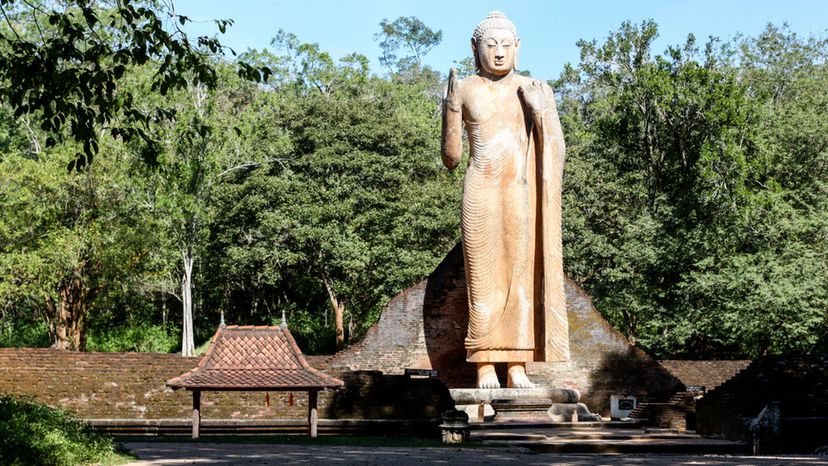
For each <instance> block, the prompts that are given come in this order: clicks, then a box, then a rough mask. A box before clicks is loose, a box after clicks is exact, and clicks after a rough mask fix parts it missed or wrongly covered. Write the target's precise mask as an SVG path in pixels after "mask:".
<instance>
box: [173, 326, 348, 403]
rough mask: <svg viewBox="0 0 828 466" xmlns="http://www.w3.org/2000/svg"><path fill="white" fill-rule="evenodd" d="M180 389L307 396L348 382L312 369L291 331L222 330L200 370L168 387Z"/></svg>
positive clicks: (271, 328)
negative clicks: (294, 392) (305, 393)
mask: <svg viewBox="0 0 828 466" xmlns="http://www.w3.org/2000/svg"><path fill="white" fill-rule="evenodd" d="M167 385H169V386H170V387H172V388H174V389H178V388H188V389H207V390H307V389H319V388H327V387H338V386H340V385H342V381H341V380H339V379H336V378H333V377H330V376H328V375H325V374H323V373H322V372H319V371H318V370H316V369H314V368H313V367H311V366H310V365H309V364H308V363H307V361H305V357H304V356H303V355H302V351H300V350H299V347H298V346H297V345H296V341H295V340H294V339H293V336H292V335H291V334H290V331H289V330H288V329H287V327H283V326H279V327H258V326H237V325H231V326H224V325H222V326H220V327H219V329H218V331H217V332H216V334H215V335H214V336H213V342H212V344H211V345H210V348H209V349H208V350H207V353H206V354H205V355H204V358H202V360H201V362H200V363H199V364H198V366H196V368H195V369H193V370H191V371H189V372H186V373H184V374H182V375H180V376H178V377H176V378H174V379H170V380H168V381H167Z"/></svg>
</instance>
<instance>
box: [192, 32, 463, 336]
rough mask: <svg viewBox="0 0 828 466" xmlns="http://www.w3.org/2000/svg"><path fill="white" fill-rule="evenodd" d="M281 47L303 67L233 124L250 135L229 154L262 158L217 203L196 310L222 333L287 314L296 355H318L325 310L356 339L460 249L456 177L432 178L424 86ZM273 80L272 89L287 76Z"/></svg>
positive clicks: (432, 117)
mask: <svg viewBox="0 0 828 466" xmlns="http://www.w3.org/2000/svg"><path fill="white" fill-rule="evenodd" d="M285 37H288V39H289V42H291V43H292V44H293V45H291V46H290V49H291V50H297V51H303V52H301V53H299V55H297V56H296V57H297V59H298V60H299V61H300V62H301V63H303V65H302V66H301V71H300V72H299V73H297V74H296V75H295V76H296V78H297V80H296V81H294V82H284V81H282V83H283V84H282V86H281V87H278V88H277V89H275V90H274V91H273V92H270V93H260V94H257V95H256V96H255V98H254V99H253V100H252V101H251V102H250V104H249V106H248V107H246V108H244V109H243V110H242V111H241V112H240V114H239V116H238V118H237V120H236V121H238V122H239V127H240V128H241V129H242V131H243V133H244V134H257V135H260V139H255V140H245V141H243V142H242V145H241V146H240V147H239V151H240V152H241V153H247V154H249V155H248V158H250V159H254V160H262V159H263V158H264V157H263V156H262V155H260V154H261V153H262V152H264V153H265V154H267V155H268V156H269V157H270V158H269V159H266V160H267V163H264V164H260V165H250V166H247V167H244V169H240V170H236V171H234V172H232V173H228V174H227V175H226V176H225V177H224V178H223V180H222V181H223V182H222V183H221V184H218V185H216V187H215V190H214V191H213V196H214V197H213V198H212V199H213V201H212V202H214V206H215V211H214V212H215V220H214V221H215V223H213V224H212V225H211V226H210V228H209V229H210V231H211V238H210V244H209V246H208V247H209V250H210V253H209V254H208V256H209V259H208V263H206V264H205V267H206V269H205V270H204V273H205V274H204V277H205V279H206V280H207V282H208V284H207V287H206V288H207V290H209V292H210V295H209V297H208V298H206V300H208V301H211V302H214V303H220V308H221V309H224V311H225V313H226V316H227V318H228V319H229V320H230V321H235V320H236V319H240V318H244V319H246V320H247V321H248V322H249V321H250V319H255V321H257V322H260V323H268V322H269V321H270V322H273V321H277V320H278V319H279V318H280V313H281V311H283V310H284V311H286V313H287V316H288V322H289V323H290V326H291V329H292V330H293V331H294V333H296V334H297V339H299V340H300V341H302V343H303V349H305V350H306V351H308V352H319V351H328V350H330V349H331V346H330V345H331V343H333V341H332V340H330V341H326V337H327V336H328V335H331V332H330V330H331V327H332V326H331V323H332V322H331V321H332V317H331V316H330V315H329V314H330V312H331V310H330V309H331V304H330V301H331V300H332V299H334V300H336V301H338V302H345V303H346V314H347V318H346V321H347V323H349V324H350V329H351V331H352V332H353V333H355V334H359V333H361V332H362V331H363V330H364V329H366V328H367V326H369V325H370V324H372V323H373V322H374V321H375V319H376V317H377V313H378V311H379V309H380V306H381V305H382V304H383V303H384V301H385V300H387V299H389V298H390V297H392V296H393V295H394V294H395V293H397V292H399V291H400V290H402V289H403V288H404V287H406V286H408V285H410V284H412V283H413V282H415V281H416V280H418V279H420V278H422V277H424V276H425V275H427V274H428V273H429V272H430V271H431V270H432V269H433V267H434V266H435V265H436V264H437V263H438V261H439V260H440V259H441V257H442V254H444V252H445V251H447V250H448V249H449V248H450V247H451V246H453V245H454V244H455V243H456V241H457V238H458V234H457V233H458V232H457V218H458V216H459V213H458V207H459V194H460V186H459V180H460V177H459V176H458V175H456V174H447V173H446V172H445V171H443V170H442V169H441V168H440V162H439V147H438V141H439V128H438V124H439V121H438V120H437V118H436V115H438V112H437V111H436V110H437V108H436V104H435V103H434V102H433V101H432V100H431V99H430V98H429V97H428V96H427V95H426V93H425V92H424V87H423V86H412V85H409V84H404V83H401V82H398V81H388V80H384V79H380V78H369V77H368V76H367V75H366V74H362V73H358V72H356V70H354V69H353V68H352V67H351V66H350V63H349V62H342V63H340V64H339V65H334V64H333V62H332V61H330V58H329V57H328V56H327V54H321V55H320V54H318V53H317V49H316V48H315V47H308V46H306V44H299V43H298V42H296V41H295V38H293V37H292V36H282V39H279V40H280V41H283V40H284V38H285ZM288 58H289V56H288V57H285V56H282V57H274V56H270V57H263V59H266V60H269V61H270V62H271V63H282V64H283V65H284V64H285V63H287V62H288V61H289V60H288ZM273 69H274V70H277V71H276V75H275V76H276V79H275V81H274V82H277V83H278V82H280V79H281V78H280V76H282V75H283V74H282V71H281V70H284V69H285V67H284V66H281V67H280V66H274V67H273ZM337 70H339V71H337ZM327 76H337V77H338V79H337V80H336V81H330V80H328V79H327V78H326V77H327ZM319 83H325V84H323V85H319ZM248 115H249V116H248ZM240 225H244V226H245V227H244V228H241V229H240V228H239V226H240ZM391 264H393V266H391ZM251 314H252V315H251Z"/></svg>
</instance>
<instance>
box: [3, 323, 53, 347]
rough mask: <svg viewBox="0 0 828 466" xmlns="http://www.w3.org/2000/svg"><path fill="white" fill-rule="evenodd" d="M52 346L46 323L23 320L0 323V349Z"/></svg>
mask: <svg viewBox="0 0 828 466" xmlns="http://www.w3.org/2000/svg"><path fill="white" fill-rule="evenodd" d="M51 344H52V340H51V339H50V338H49V330H48V328H47V327H46V322H43V321H42V320H37V321H31V320H28V319H24V318H19V319H15V318H12V319H7V320H3V321H0V348H46V347H48V346H49V345H51Z"/></svg>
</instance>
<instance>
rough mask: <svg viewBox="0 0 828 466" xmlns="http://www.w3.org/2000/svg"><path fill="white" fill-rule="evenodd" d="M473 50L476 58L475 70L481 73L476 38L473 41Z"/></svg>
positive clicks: (473, 55)
mask: <svg viewBox="0 0 828 466" xmlns="http://www.w3.org/2000/svg"><path fill="white" fill-rule="evenodd" d="M471 49H472V57H474V69H475V71H480V58H479V57H478V56H477V42H475V40H474V37H472V39H471Z"/></svg>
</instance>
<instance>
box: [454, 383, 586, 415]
mask: <svg viewBox="0 0 828 466" xmlns="http://www.w3.org/2000/svg"><path fill="white" fill-rule="evenodd" d="M449 393H450V394H451V397H452V399H454V403H455V404H456V407H457V409H458V410H460V411H464V412H466V414H468V415H469V419H470V420H474V421H477V422H488V421H495V422H509V421H535V422H541V421H547V422H549V421H552V422H596V421H600V420H601V416H599V415H597V414H593V413H591V412H590V411H589V409H588V408H587V407H586V405H585V404H583V403H579V402H578V401H579V400H580V398H581V394H580V393H579V392H578V390H574V389H568V388H551V387H536V388H498V389H478V388H455V389H451V390H449Z"/></svg>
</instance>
